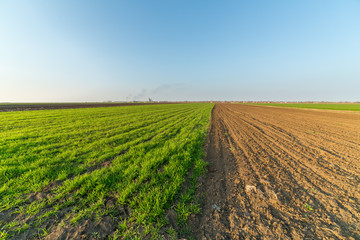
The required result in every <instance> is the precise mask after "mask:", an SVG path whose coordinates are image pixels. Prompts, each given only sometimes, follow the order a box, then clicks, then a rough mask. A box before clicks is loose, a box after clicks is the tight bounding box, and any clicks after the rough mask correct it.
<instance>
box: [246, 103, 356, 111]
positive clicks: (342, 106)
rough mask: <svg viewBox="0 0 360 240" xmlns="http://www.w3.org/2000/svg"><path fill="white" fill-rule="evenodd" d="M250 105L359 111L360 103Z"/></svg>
mask: <svg viewBox="0 0 360 240" xmlns="http://www.w3.org/2000/svg"><path fill="white" fill-rule="evenodd" d="M252 105H264V106H274V107H292V108H310V109H327V110H346V111H360V104H355V103H254V104H252Z"/></svg>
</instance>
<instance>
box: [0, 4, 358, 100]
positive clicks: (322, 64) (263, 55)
mask: <svg viewBox="0 0 360 240" xmlns="http://www.w3.org/2000/svg"><path fill="white" fill-rule="evenodd" d="M148 97H150V98H152V99H154V100H170V101H174V100H286V101H289V100H294V101H301V100H303V101H305V100H314V101H318V100H325V101H360V1H358V0H301V1H295V0H294V1H289V0H282V1H277V0H274V1H268V0H262V1H261V0H254V1H250V0H248V1H240V0H236V1H223V0H218V1H212V0H206V1H200V0H198V1H195V0H171V1H169V0H153V1H150V0H128V1H125V0H123V1H89V0H86V1H85V0H84V1H80V0H78V1H74V0H61V1H60V0H59V1H46V0H43V1H37V0H32V1H27V0H26V1H21V0H20V1H11V0H8V1H5V0H4V1H1V2H0V102H69V101H106V100H113V101H124V100H145V99H147V98H148Z"/></svg>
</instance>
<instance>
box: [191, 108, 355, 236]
mask: <svg viewBox="0 0 360 240" xmlns="http://www.w3.org/2000/svg"><path fill="white" fill-rule="evenodd" d="M359 123H360V114H357V113H353V112H336V111H330V112H327V111H321V110H320V111H316V110H303V109H288V108H272V107H264V106H248V105H240V104H216V105H215V107H214V109H213V113H212V123H211V129H210V133H209V136H208V143H207V160H208V162H209V174H208V176H207V178H206V179H205V181H204V183H203V186H202V189H201V191H203V192H205V198H204V201H203V203H202V208H203V214H202V215H200V216H199V217H198V218H197V219H196V220H194V223H193V224H194V228H193V229H194V237H195V238H196V239H360V224H359V222H360V211H359V210H360V204H359V200H360V194H359V192H358V190H357V189H359V187H360V181H359V180H360V171H359V168H360V151H359V150H360V147H359V146H360V124H359Z"/></svg>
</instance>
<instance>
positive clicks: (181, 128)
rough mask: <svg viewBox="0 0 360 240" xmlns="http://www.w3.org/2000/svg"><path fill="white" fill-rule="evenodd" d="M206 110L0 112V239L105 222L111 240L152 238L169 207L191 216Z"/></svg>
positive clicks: (180, 106)
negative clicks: (108, 224)
mask: <svg viewBox="0 0 360 240" xmlns="http://www.w3.org/2000/svg"><path fill="white" fill-rule="evenodd" d="M212 106H213V105H212V104H172V105H151V106H132V107H108V108H91V109H70V110H49V111H31V112H10V113H1V114H0V122H1V126H0V186H1V188H0V198H1V202H0V211H1V212H2V214H3V215H2V217H0V221H1V222H0V234H2V235H3V236H5V237H11V236H21V234H24V233H26V232H29V231H31V230H34V229H37V234H41V236H42V237H44V236H45V235H46V234H51V232H52V231H53V230H54V229H55V228H56V227H57V226H64V225H69V226H76V224H80V223H82V222H84V220H85V219H92V220H93V221H95V220H101V219H102V218H104V217H106V216H111V217H112V218H113V220H114V221H113V222H114V223H115V224H116V230H115V231H114V232H113V233H111V235H112V236H113V237H114V238H116V237H119V236H123V237H126V236H130V235H131V236H134V234H137V235H138V236H139V237H141V236H143V235H146V234H151V235H152V236H153V237H156V236H158V234H160V233H159V229H161V228H164V227H165V228H166V227H168V228H169V227H170V228H172V227H173V226H170V225H169V222H168V220H167V219H166V218H164V216H165V213H166V211H168V210H169V209H174V210H175V211H176V212H177V215H178V218H179V219H182V220H186V219H187V217H188V216H189V214H191V212H194V211H197V210H198V207H197V205H196V203H195V202H194V201H193V200H194V199H193V196H192V194H193V190H194V189H193V188H194V186H195V184H196V177H198V176H199V175H201V174H202V173H203V171H204V166H205V162H204V161H203V160H202V146H203V144H204V137H205V134H206V129H207V126H208V124H209V119H210V112H211V109H212ZM185 182H188V183H190V184H187V188H186V187H184V183H185ZM109 203H111V204H109ZM183 222H185V221H183ZM140 229H141V231H140Z"/></svg>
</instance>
